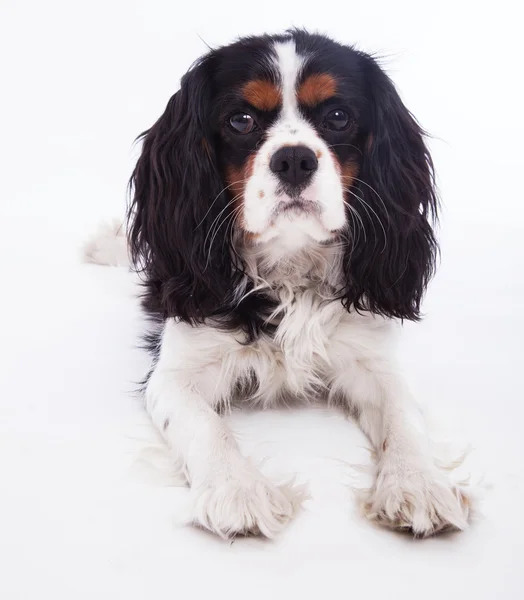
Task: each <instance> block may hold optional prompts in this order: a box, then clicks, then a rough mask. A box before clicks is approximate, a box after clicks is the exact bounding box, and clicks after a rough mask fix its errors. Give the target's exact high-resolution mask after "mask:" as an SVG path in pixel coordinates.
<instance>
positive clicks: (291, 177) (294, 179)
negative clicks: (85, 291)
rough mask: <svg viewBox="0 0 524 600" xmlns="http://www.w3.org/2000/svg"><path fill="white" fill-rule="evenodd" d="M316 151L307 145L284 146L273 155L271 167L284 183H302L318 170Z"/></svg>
mask: <svg viewBox="0 0 524 600" xmlns="http://www.w3.org/2000/svg"><path fill="white" fill-rule="evenodd" d="M317 167H318V160H317V157H316V156H315V153H314V152H313V150H311V149H310V148H307V147H306V146H284V147H283V148H280V150H277V151H276V152H275V154H273V156H272V157H271V160H270V162H269V168H270V169H271V170H272V171H273V173H275V175H276V176H277V177H278V178H279V179H280V180H281V181H282V182H284V183H290V184H291V185H300V184H301V183H304V182H305V181H306V180H307V179H309V178H310V177H311V175H313V173H314V172H315V171H316V170H317Z"/></svg>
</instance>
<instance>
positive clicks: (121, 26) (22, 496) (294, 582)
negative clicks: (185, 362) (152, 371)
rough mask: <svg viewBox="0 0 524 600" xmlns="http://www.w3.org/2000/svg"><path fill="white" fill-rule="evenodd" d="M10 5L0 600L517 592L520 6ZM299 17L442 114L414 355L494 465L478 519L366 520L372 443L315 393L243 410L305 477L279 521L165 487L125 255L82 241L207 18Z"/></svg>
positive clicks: (123, 178) (231, 32)
mask: <svg viewBox="0 0 524 600" xmlns="http://www.w3.org/2000/svg"><path fill="white" fill-rule="evenodd" d="M0 23H1V24H0V56H1V64H2V69H1V73H0V86H1V92H0V151H1V156H0V171H1V179H0V203H1V213H0V214H1V217H0V218H1V229H0V252H1V260H0V265H1V266H0V268H1V279H0V281H1V286H2V292H1V295H0V311H1V312H0V314H1V318H2V325H1V337H0V352H1V362H0V369H1V372H0V598H2V600H14V599H18V598H24V599H25V598H30V599H33V598H34V599H37V598H38V599H41V598H45V599H47V598H53V599H54V600H57V599H62V598H64V599H66V598H67V599H68V600H69V599H75V600H76V599H80V598H89V599H93V598H96V599H99V598H100V599H105V598H111V599H121V598H122V599H128V598H130V599H135V598H148V599H149V598H201V597H202V598H204V597H205V598H210V597H218V598H222V597H224V598H237V597H238V598H240V597H242V598H260V597H271V598H295V597H296V598H314V597H319V596H321V597H324V598H359V599H360V598H370V599H375V598H385V597H387V598H402V599H403V600H406V599H410V598H430V599H431V598H452V599H455V598H457V599H459V598H460V599H461V600H464V599H466V600H469V599H470V598H472V599H477V598H486V599H488V598H495V597H497V598H499V597H500V598H504V599H505V600H510V599H513V598H522V597H524V584H523V575H522V574H521V572H522V566H523V564H524V550H523V534H524V526H523V515H524V511H523V510H522V504H523V502H524V475H523V466H522V465H523V459H524V448H523V445H524V444H523V438H524V434H523V431H524V422H523V418H524V409H523V404H522V403H523V400H524V398H523V392H522V390H523V383H522V382H523V377H522V372H523V369H524V364H523V358H524V351H523V348H524V344H523V340H522V338H523V334H524V322H523V321H524V319H523V311H522V310H521V304H522V302H523V300H524V265H523V262H524V261H523V258H524V250H523V236H524V225H523V217H524V193H523V191H522V184H521V181H520V180H521V176H522V172H523V168H524V153H523V150H522V139H523V137H524V120H523V112H524V97H523V96H524V94H523V83H522V79H523V78H522V62H523V60H522V59H523V45H522V41H519V38H520V39H521V23H522V19H521V18H519V16H518V14H517V2H513V3H512V4H511V3H509V2H496V3H494V2H489V3H488V2H480V1H477V2H469V1H468V2H465V1H464V2H458V1H456V2H453V3H447V2H442V1H437V0H434V1H433V2H431V3H430V2H422V1H421V0H418V1H414V2H409V3H408V2H399V1H391V0H369V1H367V2H362V1H352V0H345V1H344V2H338V1H336V2H335V1H331V2H324V1H322V0H317V1H314V0H301V1H298V0H292V1H291V0H289V1H287V2H286V1H284V0H281V1H279V2H268V1H264V2H262V3H254V2H244V3H240V2H232V1H231V0H219V1H217V2H213V3H211V2H205V3H204V2H175V1H172V2H168V1H166V0H164V1H156V0H153V1H148V2H146V1H144V2H132V1H124V0H120V1H117V0H106V1H104V2H102V1H101V0H91V1H89V2H79V1H77V2H75V1H71V0H70V1H58V0H48V1H46V2H42V1H36V0H28V1H26V2H23V1H22V0H17V1H16V2H15V1H10V0H2V3H1V14H0ZM291 25H299V26H307V27H308V28H311V29H319V30H321V31H323V32H327V33H329V34H331V35H332V36H334V37H336V38H337V39H339V40H340V41H342V42H346V43H355V44H357V45H358V47H360V48H361V49H364V50H368V51H373V52H377V53H378V54H379V55H381V56H383V57H384V61H383V64H384V65H385V66H386V68H387V70H388V72H389V73H390V74H391V76H392V77H393V79H394V80H395V82H396V83H397V85H398V87H399V89H400V91H401V94H402V96H403V98H404V100H405V102H406V103H407V105H408V106H409V108H410V109H411V110H412V111H413V112H414V113H415V115H416V116H417V118H418V119H419V120H420V122H421V123H422V125H423V126H424V127H425V128H426V129H427V130H429V131H430V132H431V133H432V134H433V136H434V138H433V140H432V141H431V148H432V150H433V154H434V158H435V163H436V167H437V170H438V173H439V184H440V189H441V194H442V198H443V204H444V211H443V219H442V231H441V239H442V250H443V256H442V265H441V269H440V271H439V275H438V276H437V278H436V280H435V281H434V283H433V285H432V286H431V289H430V293H429V294H428V297H427V301H426V304H425V310H426V313H427V315H428V316H427V318H426V320H425V321H424V322H423V323H422V324H421V325H417V326H412V325H408V326H406V328H405V332H404V336H403V345H402V354H403V356H404V358H405V361H404V364H405V368H406V372H407V374H408V377H409V379H410V381H411V383H412V385H413V387H414V389H415V390H416V391H417V394H418V396H419V397H420V400H421V402H422V403H423V404H424V405H425V406H426V409H427V411H428V412H429V414H430V415H432V421H438V422H440V423H444V425H445V426H444V427H439V428H438V432H445V433H446V434H451V433H453V436H455V437H454V439H455V440H457V441H459V442H460V443H459V444H458V445H457V447H461V444H463V443H467V442H468V441H469V442H471V443H472V445H473V448H474V451H473V453H472V454H471V455H470V457H469V458H468V460H467V461H466V463H465V464H464V465H463V467H462V468H461V470H462V471H464V473H468V472H471V477H472V479H471V481H472V482H477V481H478V480H479V479H480V478H481V477H484V481H485V482H491V483H492V489H491V491H488V492H487V493H486V494H485V502H484V508H483V512H484V517H483V518H482V519H481V520H478V521H477V522H476V523H475V524H474V526H473V527H472V528H471V530H469V531H468V532H466V533H463V534H460V535H455V536H448V537H445V538H438V539H431V540H426V541H416V542H415V541H413V540H411V539H409V538H407V537H402V536H398V535H395V534H392V533H389V532H387V531H382V530H379V529H376V528H374V527H373V526H371V525H370V524H368V523H366V522H364V521H363V520H362V518H361V517H360V516H359V513H358V510H357V507H356V501H355V498H354V496H353V493H352V491H351V486H352V485H365V482H366V476H365V473H362V472H360V471H359V470H358V469H357V468H355V466H354V465H359V464H365V465H369V464H371V459H370V456H369V454H368V453H367V451H366V450H365V449H364V446H365V445H366V442H365V440H364V438H363V436H362V435H361V434H360V433H359V432H358V430H357V428H356V427H355V425H354V424H353V423H351V422H348V421H346V420H345V419H344V418H343V417H342V416H341V415H338V414H336V413H330V412H327V411H324V410H321V409H304V410H301V411H292V412H290V411H283V412H271V413H243V414H241V415H234V416H233V417H232V418H231V419H230V421H231V423H232V426H233V427H234V428H235V430H236V431H237V433H238V435H239V439H240V440H241V443H242V446H243V447H244V448H245V450H246V452H249V453H250V454H251V455H253V456H254V457H256V458H264V457H267V459H268V460H267V462H266V463H265V467H264V470H265V471H266V472H267V473H273V472H275V473H276V472H282V473H283V474H286V473H297V474H298V478H299V480H301V481H304V482H309V485H310V490H311V496H312V499H311V500H310V501H309V502H308V504H307V510H305V511H304V512H303V513H301V514H300V515H299V516H298V518H297V520H296V521H295V522H294V523H293V524H292V525H291V526H290V527H289V528H288V529H287V530H286V531H285V532H284V533H283V534H282V536H281V537H280V538H279V539H277V540H276V541H274V542H271V543H269V542H264V541H260V540H257V539H249V540H242V539H238V540H236V541H235V542H234V544H232V545H229V544H227V543H224V542H222V541H220V540H217V539H215V538H213V537H212V536H210V535H208V534H205V533H203V532H199V531H196V530H193V529H191V528H187V527H184V526H183V525H181V521H182V517H183V514H184V509H185V501H186V497H187V490H186V489H184V488H180V487H172V486H169V483H170V477H169V475H168V472H167V470H166V468H165V467H164V466H163V463H162V459H163V458H165V456H164V453H163V450H162V447H161V446H160V445H159V444H158V441H157V440H156V438H155V436H154V434H153V431H152V429H151V427H150V425H149V423H148V420H147V418H146V417H145V415H144V412H143V410H142V407H141V405H140V401H139V400H138V399H137V398H135V397H133V395H132V394H131V392H132V389H133V387H134V382H135V381H137V380H138V379H139V378H140V377H141V376H142V374H143V373H144V371H145V369H146V368H147V360H146V357H145V356H144V355H143V354H142V353H141V352H139V351H137V350H136V349H135V344H136V340H137V337H138V333H139V331H140V330H141V328H142V324H141V321H140V317H139V313H138V310H137V303H136V300H135V298H134V295H135V292H136V289H135V287H134V284H133V281H132V277H131V276H130V275H129V274H128V273H126V272H125V271H124V270H122V269H103V268H101V267H95V266H88V265H82V264H81V263H80V261H79V259H78V248H79V246H80V245H81V242H82V239H83V238H84V237H85V236H86V234H88V233H89V232H90V231H91V229H92V228H93V227H94V226H95V225H96V223H97V222H98V221H99V220H100V219H102V218H105V217H113V216H120V215H122V214H123V211H124V205H125V192H126V183H127V179H128V177H129V174H130V171H131V168H132V165H133V161H134V159H135V157H136V150H133V148H132V142H133V139H134V138H135V136H136V135H137V134H138V133H140V132H141V131H142V130H144V129H146V128H147V127H149V126H150V125H151V124H152V123H153V122H154V120H156V118H157V117H158V116H159V115H160V113H161V111H162V110H163V108H164V106H165V104H166V102H167V100H168V98H169V97H170V95H171V94H172V93H174V92H175V91H176V89H177V87H178V81H179V78H180V76H181V75H182V74H183V73H184V71H185V70H186V69H187V68H188V67H189V65H190V63H191V62H192V61H193V60H194V59H196V58H197V57H198V56H199V55H200V54H202V53H203V52H204V51H205V49H206V48H205V45H204V43H203V42H202V41H201V39H200V38H199V36H201V37H202V38H203V39H204V40H205V41H206V42H207V43H208V44H210V45H212V46H213V45H217V44H222V43H227V42H229V41H231V40H232V39H234V38H235V37H237V36H238V35H241V34H248V33H261V32H264V31H268V32H275V31H280V30H282V29H285V28H286V27H288V26H291ZM435 431H437V430H435ZM452 446H453V444H452V445H451V446H450V445H445V446H439V448H440V449H441V450H442V451H444V450H446V451H447V450H449V449H450V448H451V447H452ZM484 487H485V486H484ZM519 570H520V572H519Z"/></svg>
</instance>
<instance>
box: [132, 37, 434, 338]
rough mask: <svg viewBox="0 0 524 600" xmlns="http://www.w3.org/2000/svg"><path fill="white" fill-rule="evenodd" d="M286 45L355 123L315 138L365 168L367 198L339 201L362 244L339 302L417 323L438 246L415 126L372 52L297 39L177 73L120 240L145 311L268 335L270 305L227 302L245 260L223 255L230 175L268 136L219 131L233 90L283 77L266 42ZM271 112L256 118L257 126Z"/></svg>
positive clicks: (147, 144)
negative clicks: (349, 210)
mask: <svg viewBox="0 0 524 600" xmlns="http://www.w3.org/2000/svg"><path fill="white" fill-rule="evenodd" d="M291 36H293V37H294V38H295V41H296V46H297V50H298V51H299V52H300V53H304V54H309V53H310V52H311V51H314V52H315V55H314V58H313V59H312V60H310V61H309V62H308V64H307V66H306V68H305V71H304V77H305V76H307V74H308V73H309V72H321V73H322V72H327V73H332V74H333V75H334V76H335V77H337V80H338V81H340V82H341V86H340V88H341V89H340V91H339V92H338V94H339V95H342V96H343V98H344V100H345V102H346V104H347V105H348V106H349V107H350V110H351V113H352V117H353V118H354V122H355V125H354V127H352V128H351V129H350V130H349V131H347V132H345V133H344V134H340V133H338V132H337V133H335V134H333V137H332V138H329V135H331V134H323V135H324V137H326V141H327V142H328V143H329V144H331V145H333V151H334V152H335V154H336V155H337V158H338V160H339V162H340V163H341V164H346V163H350V162H354V163H356V164H358V166H359V169H360V171H359V175H358V177H359V179H360V180H361V181H357V182H356V184H355V185H354V187H353V189H352V190H351V191H352V192H353V194H356V195H357V196H359V197H360V198H361V199H362V202H361V201H357V200H356V199H355V196H352V195H351V194H348V197H347V200H348V202H350V203H351V204H352V205H353V207H354V209H355V210H357V211H358V213H359V216H360V218H361V219H362V222H363V223H364V228H365V235H364V234H363V232H360V235H359V234H356V233H355V235H354V236H352V241H350V242H349V243H348V245H347V251H346V258H345V261H344V268H345V279H346V282H345V287H344V290H343V297H342V298H341V300H342V302H343V304H344V306H345V307H346V308H347V309H348V310H353V309H357V310H369V311H372V312H374V313H378V314H382V315H385V316H390V317H397V318H400V319H411V320H416V319H418V318H419V315H420V303H421V299H422V296H423V293H424V291H425V288H426V285H427V283H428V280H429V278H430V276H431V274H432V271H433V267H434V261H435V254H436V251H437V245H436V241H435V238H434V235H433V231H432V228H431V219H432V217H433V216H435V215H436V209H437V199H436V195H435V190H434V181H433V169H432V164H431V159H430V156H429V154H428V151H427V149H426V146H425V144H424V140H423V134H422V131H421V129H420V127H419V126H418V125H417V123H416V121H415V120H414V119H413V117H412V116H411V114H410V113H409V112H408V110H407V109H406V108H405V107H404V105H403V104H402V102H401V100H400V98H399V96H398V94H397V92H396V91H395V89H394V86H393V84H392V83H391V81H390V80H389V79H388V78H387V76H386V75H385V74H384V73H383V72H382V71H381V69H380V68H379V67H378V65H377V64H376V63H375V61H374V60H373V59H372V58H371V57H370V56H368V55H366V54H363V53H360V52H357V51H355V50H354V49H352V48H349V47H346V46H341V45H339V44H337V43H335V42H333V41H331V40H329V39H328V38H326V37H324V36H317V35H310V34H307V33H306V32H304V31H292V32H289V33H288V34H286V35H284V36H276V37H269V36H263V37H254V38H246V39H244V40H240V41H239V42H237V43H236V44H232V45H231V46H228V47H225V48H220V49H218V50H213V51H211V52H210V53H209V54H208V55H206V56H205V57H204V58H203V59H201V60H200V61H198V62H197V63H196V64H195V65H194V66H193V67H192V69H191V70H190V71H189V72H188V73H187V74H186V75H185V76H184V77H183V78H182V82H181V89H180V91H179V92H177V93H176V94H175V95H174V96H173V97H172V98H171V99H170V101H169V103H168V105H167V107H166V110H165V112H164V114H163V115H162V116H161V117H160V119H159V120H158V121H157V122H156V123H155V124H154V125H153V127H152V128H151V129H149V130H148V131H146V132H145V133H144V134H142V136H141V137H142V141H143V149H142V154H141V156H140V158H139V160H138V163H137V165H136V168H135V170H134V172H133V175H132V178H131V190H132V194H133V199H132V203H131V205H130V209H129V213H128V218H129V242H130V248H131V252H132V257H133V260H134V262H135V264H136V266H137V268H139V269H140V270H142V272H143V275H144V278H145V285H146V291H145V296H144V306H145V307H146V309H147V310H148V311H149V312H150V313H153V314H156V315H158V316H160V317H161V318H167V317H176V318H178V319H181V320H182V321H185V322H188V323H192V324H195V323H202V322H203V321H204V320H206V319H210V318H211V319H213V321H214V322H215V323H217V324H219V325H221V326H223V327H226V328H228V329H236V328H242V329H244V330H245V331H246V333H247V334H248V336H249V339H253V338H255V337H256V336H257V335H258V333H259V332H260V331H261V329H263V327H264V320H265V317H266V316H267V314H268V313H269V312H270V309H271V301H270V300H269V299H268V298H267V297H266V296H264V295H263V294H255V293H253V294H250V295H248V296H247V298H246V299H245V300H243V301H242V302H241V303H240V304H237V303H236V301H235V298H234V292H235V290H236V288H237V287H238V285H239V283H240V281H241V280H242V278H243V277H244V273H243V265H242V261H241V258H240V257H237V258H236V259H234V258H232V256H234V255H235V251H234V248H233V247H232V243H231V227H232V223H231V221H232V218H233V213H232V210H233V208H232V206H228V203H229V202H230V200H231V198H232V195H231V192H230V190H227V189H225V188H226V185H227V184H226V183H225V169H226V166H227V165H239V166H240V165H242V164H244V162H245V161H246V160H247V158H248V157H249V156H250V155H251V154H252V153H253V152H254V151H255V149H256V147H257V146H258V145H259V144H260V142H261V141H262V140H263V137H264V132H263V130H261V131H260V132H258V133H256V134H252V135H251V134H250V135H248V136H246V137H245V139H243V140H242V142H241V143H239V141H238V139H233V136H231V132H230V131H229V130H228V128H227V127H225V126H224V123H225V122H226V121H227V117H228V115H230V114H231V112H232V111H233V110H236V109H241V108H242V102H243V101H242V100H241V99H240V98H239V95H238V92H237V90H238V89H239V87H240V85H241V84H242V83H245V82H247V81H249V80H251V79H253V78H255V77H264V78H266V79H268V78H269V79H273V80H275V81H276V80H278V74H276V73H274V72H273V71H272V70H271V68H270V62H269V61H268V60H267V58H268V57H269V56H270V55H271V53H272V50H271V43H272V42H273V41H275V40H279V41H282V40H284V39H288V38H289V37H291ZM328 108H329V107H328ZM323 110H326V109H323ZM304 114H305V116H306V117H307V118H308V119H310V120H311V122H312V123H313V124H316V123H317V121H318V120H319V119H322V114H317V113H316V112H315V111H309V112H307V111H305V112H304ZM275 117H276V113H275V114H272V113H268V114H264V115H259V118H260V119H261V120H262V122H263V123H264V125H269V124H270V123H271V122H272V120H273V119H274V118H275ZM328 138H329V139H328ZM352 199H355V200H354V201H353V200H352ZM379 218H380V220H381V222H382V226H383V227H384V231H383V229H382V226H381V224H380V223H379ZM349 221H350V222H351V218H350V219H349ZM219 224H220V226H218V225H219ZM248 289H249V288H248Z"/></svg>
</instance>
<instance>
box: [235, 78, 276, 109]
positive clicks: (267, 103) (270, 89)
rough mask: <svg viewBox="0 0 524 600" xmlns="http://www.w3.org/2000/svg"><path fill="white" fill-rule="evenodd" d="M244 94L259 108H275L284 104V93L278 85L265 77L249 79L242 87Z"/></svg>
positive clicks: (248, 100)
mask: <svg viewBox="0 0 524 600" xmlns="http://www.w3.org/2000/svg"><path fill="white" fill-rule="evenodd" d="M242 96H243V97H244V100H246V101H247V102H249V104H251V106H254V107H255V108H258V110H275V108H277V107H278V106H280V105H281V104H282V94H281V93H280V90H279V89H278V87H277V86H276V85H275V84H274V83H272V82H271V81H265V80H264V79H254V80H252V81H248V82H247V83H246V84H245V85H244V87H243V88H242Z"/></svg>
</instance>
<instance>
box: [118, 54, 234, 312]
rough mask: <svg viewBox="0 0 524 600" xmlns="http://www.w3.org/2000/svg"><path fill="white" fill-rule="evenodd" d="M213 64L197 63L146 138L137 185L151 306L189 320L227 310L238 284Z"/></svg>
mask: <svg viewBox="0 0 524 600" xmlns="http://www.w3.org/2000/svg"><path fill="white" fill-rule="evenodd" d="M210 67H211V65H210V59H209V57H208V58H204V59H203V60H201V61H200V62H199V63H197V64H196V65H195V66H194V67H193V68H192V69H191V70H190V71H189V72H188V73H187V74H186V75H185V76H184V77H183V78H182V82H181V89H180V91H179V92H177V93H176V94H175V95H174V96H173V97H172V98H171V99H170V100H169V103H168V105H167V107H166V109H165V112H164V114H163V115H162V116H161V117H160V119H159V120H158V121H157V122H156V123H155V124H154V125H153V127H151V129H149V130H148V131H146V132H145V133H143V134H142V136H141V138H142V141H143V146H142V154H141V156H140V158H139V160H138V162H137V165H136V167H135V170H134V172H133V175H132V178H131V181H130V187H131V193H132V202H131V205H130V207H129V212H128V223H129V227H128V231H129V245H130V251H131V255H132V258H133V261H134V263H135V266H136V267H137V269H139V270H140V271H142V272H143V273H144V275H145V282H146V294H145V297H144V305H145V307H146V309H149V310H150V311H153V312H156V313H159V314H161V315H162V316H163V317H178V318H181V319H182V320H184V321H187V322H198V321H201V320H203V319H204V318H206V317H209V316H210V315H212V314H214V313H215V312H216V311H217V307H224V308H225V307H226V305H227V299H228V298H229V296H230V295H231V292H232V289H233V287H234V281H233V277H234V275H233V272H234V269H233V265H232V261H231V258H230V256H231V255H230V253H229V251H228V241H227V240H228V239H229V237H230V236H227V234H226V231H227V230H228V222H224V220H226V221H227V218H228V216H229V213H228V209H227V208H226V207H227V205H228V202H227V196H226V193H225V190H224V184H223V182H222V179H221V176H220V174H219V171H218V168H217V161H216V156H215V152H214V142H213V132H212V131H211V130H210V125H209V120H210V113H211V110H212V106H211V90H210V86H211V81H212V80H211V72H210V70H211V69H210ZM221 211H222V212H221Z"/></svg>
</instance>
